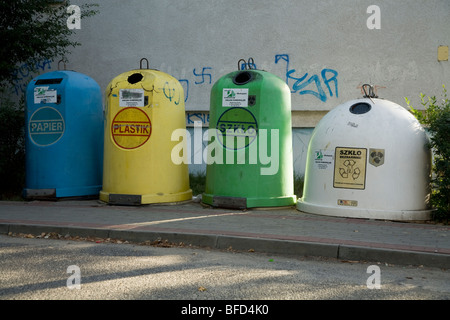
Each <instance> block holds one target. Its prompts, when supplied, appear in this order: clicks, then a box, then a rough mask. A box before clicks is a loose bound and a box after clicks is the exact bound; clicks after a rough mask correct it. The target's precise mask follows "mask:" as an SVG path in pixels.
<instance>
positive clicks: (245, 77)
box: [233, 71, 253, 85]
mask: <svg viewBox="0 0 450 320" xmlns="http://www.w3.org/2000/svg"><path fill="white" fill-rule="evenodd" d="M252 79H253V76H252V74H251V73H250V72H248V71H243V72H239V73H238V74H237V75H236V76H235V77H234V79H233V82H234V84H237V85H243V84H246V83H249V82H250V81H252Z"/></svg>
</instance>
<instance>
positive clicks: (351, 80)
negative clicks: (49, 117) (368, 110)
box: [18, 0, 450, 174]
mask: <svg viewBox="0 0 450 320" xmlns="http://www.w3.org/2000/svg"><path fill="white" fill-rule="evenodd" d="M84 2H86V1H72V3H73V4H79V5H81V4H82V3H84ZM87 2H90V1H87ZM93 2H95V3H98V4H99V5H100V7H99V11H100V12H99V14H97V15H96V16H94V17H90V18H85V19H81V29H79V30H76V33H75V34H74V36H73V39H74V40H77V41H79V42H81V43H82V46H80V47H77V48H74V49H73V50H72V54H71V55H70V57H69V63H68V64H67V68H68V69H71V70H75V71H78V72H81V73H85V74H87V75H89V76H91V77H93V78H94V79H95V80H96V81H97V82H98V83H99V84H100V86H101V87H102V88H106V86H107V84H108V83H109V81H110V80H112V79H113V78H114V77H115V76H117V75H118V74H120V73H122V72H126V71H129V70H131V69H137V68H139V61H140V59H141V58H144V57H145V58H147V59H148V60H149V62H150V67H151V68H155V69H159V70H161V71H164V72H167V73H169V74H171V75H173V76H174V77H176V78H177V79H179V81H180V83H181V84H182V86H183V88H184V90H185V101H186V110H187V111H189V112H190V113H197V114H198V115H199V116H200V117H205V121H203V122H204V124H205V125H206V124H207V121H206V116H207V111H208V110H209V95H210V90H211V88H212V85H213V84H214V83H215V81H217V80H218V79H219V78H220V77H221V76H223V75H225V74H227V73H229V72H231V71H234V70H236V69H237V67H238V66H237V63H238V60H239V59H241V58H243V59H246V60H247V59H248V58H249V57H252V58H253V59H254V61H255V63H256V66H257V68H258V69H264V70H266V71H269V72H272V73H274V74H276V75H278V76H279V77H280V78H282V79H283V80H285V81H286V82H287V84H288V85H289V87H290V88H291V91H292V110H293V127H294V157H295V159H294V163H295V171H296V172H299V173H300V174H302V173H303V171H304V163H305V156H306V148H307V143H308V141H309V138H310V135H311V132H312V128H313V127H314V126H315V125H316V123H317V122H318V121H319V120H320V118H321V117H322V116H323V115H324V114H326V112H327V111H328V110H330V109H332V108H333V107H335V106H337V105H339V104H341V103H343V102H345V101H348V100H351V99H354V98H358V97H361V96H362V93H361V89H360V88H359V87H360V86H361V85H362V84H364V83H369V84H372V85H375V86H377V88H379V89H378V94H379V96H380V97H382V98H385V99H388V100H391V101H393V102H396V103H398V104H401V105H403V106H406V104H405V99H404V97H408V98H410V100H412V102H413V104H414V105H415V106H418V105H419V102H420V99H419V94H420V93H421V92H423V93H425V94H428V95H440V93H441V92H442V85H443V84H447V85H448V82H449V79H450V62H449V61H448V58H447V61H438V47H439V46H448V45H449V44H450V32H449V31H450V1H449V0H395V1H393V0H376V1H375V0H340V1H332V0H321V1H317V0H302V1H300V0H278V1H273V0H270V1H269V0H226V1H225V0H164V1H163V0H129V1H121V0H95V1H93ZM371 5H376V6H377V7H378V8H379V12H376V11H371V10H369V12H368V8H369V7H370V6H371ZM369 9H370V8H369ZM378 13H379V15H377V14H378ZM374 19H375V20H374ZM368 23H369V25H368ZM372 26H376V27H377V28H374V29H372ZM378 27H379V28H378ZM444 60H445V57H444ZM55 69H57V63H56V62H50V61H48V62H43V65H42V68H41V71H42V72H47V71H50V70H55ZM24 79H25V77H24ZM18 85H19V86H20V85H21V84H20V83H18ZM22 85H23V84H22ZM199 168H200V170H203V169H202V168H204V165H201V164H200V165H193V166H192V170H196V169H199Z"/></svg>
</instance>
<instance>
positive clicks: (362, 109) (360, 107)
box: [350, 103, 372, 114]
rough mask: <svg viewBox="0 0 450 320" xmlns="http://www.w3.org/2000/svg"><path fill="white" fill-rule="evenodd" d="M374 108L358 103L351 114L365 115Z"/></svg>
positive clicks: (353, 106)
mask: <svg viewBox="0 0 450 320" xmlns="http://www.w3.org/2000/svg"><path fill="white" fill-rule="evenodd" d="M370 109H372V106H371V105H370V104H368V103H356V104H354V105H352V106H351V107H350V112H351V113H353V114H364V113H367V112H369V111H370Z"/></svg>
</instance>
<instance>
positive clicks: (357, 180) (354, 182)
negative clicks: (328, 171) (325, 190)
mask: <svg viewBox="0 0 450 320" xmlns="http://www.w3.org/2000/svg"><path fill="white" fill-rule="evenodd" d="M366 163H367V149H365V148H345V147H337V148H336V150H335V162H334V179H333V187H335V188H345V189H361V190H363V189H365V187H366Z"/></svg>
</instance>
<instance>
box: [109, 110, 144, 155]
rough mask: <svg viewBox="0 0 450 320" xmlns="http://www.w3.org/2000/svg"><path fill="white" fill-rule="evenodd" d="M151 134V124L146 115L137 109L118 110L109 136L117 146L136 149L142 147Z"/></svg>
mask: <svg viewBox="0 0 450 320" xmlns="http://www.w3.org/2000/svg"><path fill="white" fill-rule="evenodd" d="M151 134H152V123H151V122H150V118H149V117H148V115H147V114H146V113H145V112H144V111H142V110H141V109H139V108H135V107H128V108H124V109H122V110H120V111H119V112H118V113H117V114H116V116H115V117H114V120H113V121H112V124H111V136H112V139H113V140H114V142H115V143H116V145H117V146H119V147H121V148H123V149H136V148H139V147H141V146H142V145H144V144H145V143H146V142H147V141H148V139H150V136H151Z"/></svg>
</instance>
